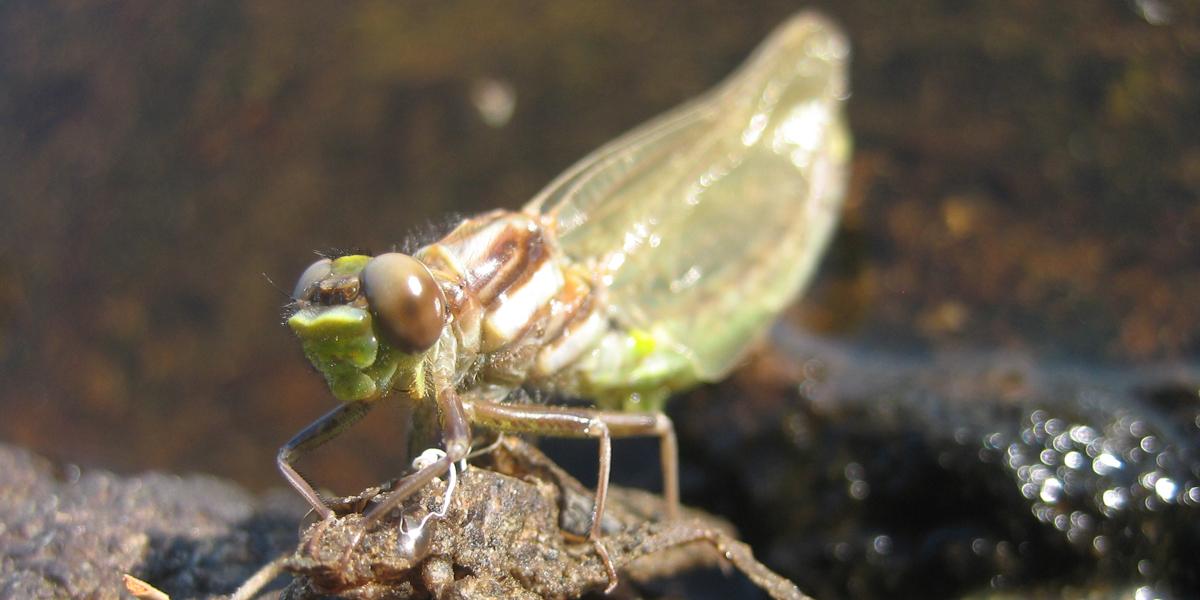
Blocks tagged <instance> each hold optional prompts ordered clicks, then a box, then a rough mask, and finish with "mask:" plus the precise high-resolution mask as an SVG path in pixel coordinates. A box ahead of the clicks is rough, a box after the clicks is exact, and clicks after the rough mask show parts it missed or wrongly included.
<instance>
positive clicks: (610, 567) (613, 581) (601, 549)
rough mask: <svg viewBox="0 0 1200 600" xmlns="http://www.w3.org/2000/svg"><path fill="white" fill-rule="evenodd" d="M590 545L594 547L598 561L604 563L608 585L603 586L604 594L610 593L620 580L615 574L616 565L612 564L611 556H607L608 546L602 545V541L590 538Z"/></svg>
mask: <svg viewBox="0 0 1200 600" xmlns="http://www.w3.org/2000/svg"><path fill="white" fill-rule="evenodd" d="M592 545H593V546H595V548H596V554H597V555H598V556H599V557H600V562H601V563H603V564H604V571H605V573H607V574H608V587H605V588H604V593H605V594H610V593H612V591H613V590H615V589H617V584H618V583H620V582H621V579H620V577H618V576H617V567H616V565H614V564H613V561H612V558H610V557H609V556H608V548H606V547H605V546H604V542H601V541H600V540H592Z"/></svg>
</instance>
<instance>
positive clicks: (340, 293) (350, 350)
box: [288, 252, 447, 402]
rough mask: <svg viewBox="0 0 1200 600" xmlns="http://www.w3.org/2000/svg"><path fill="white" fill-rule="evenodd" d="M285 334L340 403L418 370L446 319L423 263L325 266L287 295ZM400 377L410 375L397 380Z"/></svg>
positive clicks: (359, 258) (404, 258)
mask: <svg viewBox="0 0 1200 600" xmlns="http://www.w3.org/2000/svg"><path fill="white" fill-rule="evenodd" d="M292 298H294V299H295V306H296V308H297V310H296V312H295V314H293V315H292V316H291V317H289V318H288V326H290V327H291V328H292V331H294V332H295V333H296V336H297V337H299V338H300V341H301V343H302V344H303V346H304V353H305V355H306V356H308V359H309V360H310V361H311V362H312V363H313V366H315V367H316V368H317V370H319V371H321V373H322V374H323V375H325V379H326V380H327V381H328V382H329V387H330V388H331V389H332V390H333V393H334V395H335V396H337V397H338V399H340V400H342V401H346V402H349V401H352V400H365V399H369V398H373V397H377V396H379V395H381V394H382V393H384V392H386V391H387V390H388V389H390V388H391V387H392V385H391V384H392V382H393V380H395V379H396V377H397V374H398V372H401V371H403V370H405V369H407V370H409V371H411V370H414V369H417V368H419V365H420V364H421V358H422V357H423V355H424V354H425V353H426V352H428V351H429V350H430V349H431V348H432V347H433V346H434V344H436V343H437V341H438V338H440V337H441V335H442V329H443V328H444V327H445V324H446V319H447V310H446V298H445V296H444V295H443V293H442V289H441V287H440V286H439V285H438V284H437V281H436V280H434V278H433V275H432V274H430V272H429V269H428V268H426V267H425V265H424V264H422V263H421V262H420V261H418V260H416V259H415V258H412V257H411V256H408V255H405V254H399V253H396V252H389V253H387V254H380V255H379V256H375V257H370V256H364V255H351V256H343V257H340V258H336V259H329V258H323V259H321V260H318V261H317V262H315V263H313V264H311V265H309V267H308V268H307V269H305V270H304V273H302V274H301V275H300V279H299V280H298V281H297V282H296V288H295V290H294V291H293V293H292ZM399 374H400V375H401V376H405V375H411V373H408V374H406V373H399Z"/></svg>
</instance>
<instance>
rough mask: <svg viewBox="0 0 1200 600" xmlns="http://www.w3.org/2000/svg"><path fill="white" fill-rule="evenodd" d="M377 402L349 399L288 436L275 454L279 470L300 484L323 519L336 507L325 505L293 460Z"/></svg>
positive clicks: (325, 440)
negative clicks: (286, 441)
mask: <svg viewBox="0 0 1200 600" xmlns="http://www.w3.org/2000/svg"><path fill="white" fill-rule="evenodd" d="M373 406H374V403H373V402H366V401H363V402H348V403H346V404H343V405H341V406H339V407H337V408H335V409H333V410H331V411H329V412H327V413H325V415H324V416H322V417H321V418H319V419H317V420H316V421H313V423H312V424H311V425H309V426H308V427H305V428H304V429H303V430H302V431H300V433H297V434H296V435H295V437H293V438H292V439H290V440H288V443H286V444H284V445H283V447H282V448H280V449H279V454H277V455H276V457H275V463H276V464H277V465H279V472H281V473H283V477H284V479H287V482H288V483H290V484H291V485H292V487H294V488H296V491H297V492H300V495H301V496H304V499H305V500H308V503H309V504H311V505H312V507H313V510H314V511H316V513H317V516H319V517H320V518H321V520H322V521H329V520H330V519H331V518H333V511H332V510H330V509H329V507H328V506H326V505H325V501H324V500H323V499H321V495H320V494H318V493H317V491H316V490H315V489H313V486H312V485H311V484H310V483H308V480H306V479H305V478H304V477H303V476H302V475H300V473H299V472H298V471H296V468H295V467H293V466H292V463H293V462H295V461H296V459H298V458H300V456H301V455H303V454H305V453H307V452H310V451H311V450H313V449H315V448H317V447H319V446H321V445H322V444H324V443H325V442H328V441H329V440H331V439H333V438H335V437H337V436H338V434H340V433H342V432H343V431H345V430H346V428H347V427H349V426H351V425H353V424H354V423H356V422H358V420H359V419H361V418H363V415H365V414H367V412H368V411H370V410H371V408H372V407H373Z"/></svg>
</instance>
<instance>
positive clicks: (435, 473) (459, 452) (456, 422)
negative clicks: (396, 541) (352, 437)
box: [343, 386, 471, 559]
mask: <svg viewBox="0 0 1200 600" xmlns="http://www.w3.org/2000/svg"><path fill="white" fill-rule="evenodd" d="M437 410H438V415H439V417H440V420H441V425H442V443H443V445H444V446H445V451H446V454H445V455H444V456H442V457H441V458H439V459H437V460H436V461H434V462H432V463H430V464H428V465H426V466H425V467H423V468H421V469H418V470H417V471H416V472H415V473H413V474H411V475H409V476H408V477H405V478H404V479H402V480H400V482H399V483H398V484H397V485H396V487H395V488H393V489H392V491H390V492H388V494H387V496H384V498H383V500H381V501H380V502H379V503H378V504H376V505H375V506H372V507H371V508H370V509H368V510H367V512H366V514H364V515H363V520H362V529H360V530H359V531H358V532H357V533H356V534H355V535H354V538H353V539H352V540H351V541H350V543H349V544H348V545H347V546H346V552H345V554H344V555H343V559H345V558H348V557H349V555H350V552H351V551H352V550H353V549H354V547H355V546H357V545H358V542H359V541H360V540H361V539H362V536H363V535H364V534H365V533H366V532H367V530H368V529H370V528H371V527H372V526H373V525H375V524H376V523H378V522H379V521H380V519H382V518H383V517H384V516H386V515H387V514H388V513H389V512H391V510H392V509H393V508H396V506H398V505H399V504H400V503H401V502H403V501H404V499H405V498H408V497H409V496H411V495H413V493H415V492H416V491H417V490H419V489H421V488H422V487H424V486H425V485H427V484H428V483H429V482H431V481H433V480H434V479H435V478H437V477H439V476H442V475H444V474H445V473H446V472H447V471H448V470H449V469H450V466H451V465H453V464H454V463H456V462H458V461H460V460H462V459H463V457H465V456H466V455H467V450H468V449H469V448H470V443H471V431H470V424H469V423H468V422H467V418H466V416H465V415H464V413H463V405H462V401H461V400H459V398H458V394H457V393H456V392H455V391H454V389H453V388H451V387H448V386H447V387H443V388H441V391H440V392H438V394H437Z"/></svg>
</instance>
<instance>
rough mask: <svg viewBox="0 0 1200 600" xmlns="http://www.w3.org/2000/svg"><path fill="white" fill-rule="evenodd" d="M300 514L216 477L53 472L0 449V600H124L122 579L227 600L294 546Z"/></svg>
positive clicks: (286, 500)
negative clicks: (130, 577)
mask: <svg viewBox="0 0 1200 600" xmlns="http://www.w3.org/2000/svg"><path fill="white" fill-rule="evenodd" d="M302 514H303V511H302V510H299V503H297V502H295V501H294V499H293V498H291V497H290V496H285V497H279V498H267V499H265V500H259V499H256V498H255V497H254V496H252V495H250V494H248V493H247V492H245V491H243V490H242V489H240V488H238V487H237V486H235V485H233V484H230V483H228V482H225V481H222V480H220V479H217V478H214V477H208V476H203V475H192V476H185V477H178V476H173V475H164V474H157V473H149V474H144V475H138V476H133V477H121V476H117V475H114V474H112V473H108V472H104V471H88V472H81V471H80V470H79V469H78V468H76V467H71V466H68V467H65V468H63V469H61V470H60V469H56V468H55V466H54V465H52V464H51V463H50V462H48V461H46V460H45V459H42V458H40V457H38V456H36V455H34V454H32V453H30V452H28V451H26V450H23V449H20V448H16V447H13V446H7V445H0V597H4V598H127V597H128V595H127V594H125V593H124V589H125V588H124V585H123V583H122V575H123V574H125V573H129V574H132V575H134V576H136V577H138V578H140V579H142V580H145V581H147V582H149V583H151V584H153V585H154V586H156V587H157V588H158V589H160V590H162V591H164V592H167V593H169V594H170V595H171V597H172V598H197V597H209V596H213V595H216V594H228V593H230V592H232V591H233V590H234V589H235V588H236V587H237V586H238V584H240V583H241V582H242V580H244V579H245V578H247V577H248V576H249V575H250V574H251V573H252V572H253V571H254V570H255V569H257V568H258V566H259V565H261V564H263V563H265V562H267V561H269V560H271V559H272V558H274V557H275V556H277V555H279V554H280V553H282V552H283V551H285V550H286V549H288V548H291V547H292V546H293V545H294V544H295V539H296V525H295V524H296V521H297V520H298V519H299V518H300V516H301V515H302Z"/></svg>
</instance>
